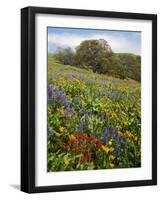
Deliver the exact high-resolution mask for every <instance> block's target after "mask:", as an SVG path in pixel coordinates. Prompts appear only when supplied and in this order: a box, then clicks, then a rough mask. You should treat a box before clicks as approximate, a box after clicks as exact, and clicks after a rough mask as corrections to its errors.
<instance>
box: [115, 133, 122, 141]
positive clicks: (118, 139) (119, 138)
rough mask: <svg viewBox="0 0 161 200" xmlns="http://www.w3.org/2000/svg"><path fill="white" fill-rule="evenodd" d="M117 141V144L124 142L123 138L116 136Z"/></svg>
mask: <svg viewBox="0 0 161 200" xmlns="http://www.w3.org/2000/svg"><path fill="white" fill-rule="evenodd" d="M116 141H117V143H121V141H122V137H120V136H118V135H117V136H116Z"/></svg>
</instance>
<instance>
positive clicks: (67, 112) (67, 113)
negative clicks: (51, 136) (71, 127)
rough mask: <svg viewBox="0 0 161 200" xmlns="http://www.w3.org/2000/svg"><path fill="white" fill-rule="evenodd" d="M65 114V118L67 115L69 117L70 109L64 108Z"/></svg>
mask: <svg viewBox="0 0 161 200" xmlns="http://www.w3.org/2000/svg"><path fill="white" fill-rule="evenodd" d="M65 115H66V118H67V119H69V117H70V110H68V109H66V112H65Z"/></svg>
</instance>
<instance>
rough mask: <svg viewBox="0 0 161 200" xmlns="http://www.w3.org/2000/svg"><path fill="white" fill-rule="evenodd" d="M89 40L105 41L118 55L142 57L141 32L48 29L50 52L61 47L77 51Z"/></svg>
mask: <svg viewBox="0 0 161 200" xmlns="http://www.w3.org/2000/svg"><path fill="white" fill-rule="evenodd" d="M89 39H105V40H106V41H107V42H108V43H109V45H110V46H111V48H112V50H113V51H114V52H116V53H118V52H124V53H134V54H137V55H141V32H129V31H112V30H95V29H73V28H48V52H55V51H56V50H57V48H59V47H62V48H65V47H71V48H72V49H75V48H76V47H77V46H78V45H79V44H80V43H81V42H82V41H83V40H89Z"/></svg>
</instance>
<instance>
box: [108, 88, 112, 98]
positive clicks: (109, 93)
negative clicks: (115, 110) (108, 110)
mask: <svg viewBox="0 0 161 200" xmlns="http://www.w3.org/2000/svg"><path fill="white" fill-rule="evenodd" d="M108 96H109V98H110V99H112V96H113V95H112V91H111V90H109V91H108Z"/></svg>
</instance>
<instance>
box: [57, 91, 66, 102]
mask: <svg viewBox="0 0 161 200" xmlns="http://www.w3.org/2000/svg"><path fill="white" fill-rule="evenodd" d="M64 98H65V97H64V92H63V91H62V92H61V93H60V95H59V97H58V100H61V101H64Z"/></svg>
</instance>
